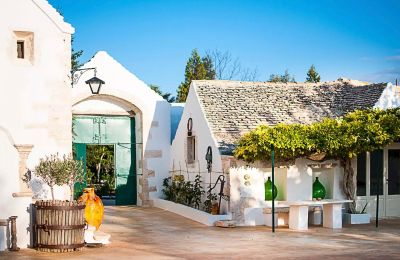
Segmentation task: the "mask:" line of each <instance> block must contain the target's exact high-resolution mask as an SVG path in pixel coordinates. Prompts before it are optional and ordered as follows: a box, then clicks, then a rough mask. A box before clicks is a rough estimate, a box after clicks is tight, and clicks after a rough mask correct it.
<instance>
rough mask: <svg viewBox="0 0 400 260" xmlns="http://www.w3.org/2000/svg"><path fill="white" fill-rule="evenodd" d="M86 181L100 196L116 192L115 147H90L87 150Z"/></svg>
mask: <svg viewBox="0 0 400 260" xmlns="http://www.w3.org/2000/svg"><path fill="white" fill-rule="evenodd" d="M86 154H87V157H86V179H87V183H88V186H91V187H94V188H95V192H96V193H97V194H98V195H100V196H101V195H110V193H113V192H114V191H115V167H114V146H113V145H88V146H87V150H86Z"/></svg>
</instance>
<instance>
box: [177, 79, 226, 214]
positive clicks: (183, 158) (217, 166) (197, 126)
mask: <svg viewBox="0 0 400 260" xmlns="http://www.w3.org/2000/svg"><path fill="white" fill-rule="evenodd" d="M189 118H192V120H193V121H192V122H193V128H192V135H193V136H195V139H196V160H195V162H194V163H192V164H188V163H187V154H186V152H187V149H186V145H187V144H186V142H187V122H188V119H189ZM208 146H211V149H212V155H213V156H212V161H213V164H212V174H211V183H212V185H214V183H215V182H216V181H217V178H218V176H219V175H221V174H222V173H223V172H222V162H221V155H220V154H219V151H218V148H217V145H216V141H215V139H214V137H213V136H212V133H211V131H210V127H209V125H208V122H207V120H206V118H205V117H204V113H203V110H202V108H201V106H200V103H199V100H198V97H197V94H196V91H195V88H194V87H193V85H191V87H190V90H189V94H188V97H187V99H186V104H185V107H184V110H183V114H182V117H181V120H180V123H179V126H178V129H177V131H176V134H175V139H174V140H173V141H172V147H171V164H170V169H171V170H172V171H173V172H174V174H182V175H184V176H185V179H186V180H187V179H189V180H190V181H194V179H195V176H196V175H197V174H199V172H200V174H201V177H202V178H201V180H202V186H203V187H204V188H205V189H206V190H207V188H208V187H209V183H210V175H209V174H208V172H207V162H206V160H205V156H206V153H207V148H208ZM225 187H227V186H226V185H225ZM213 192H214V193H218V192H219V186H217V187H216V189H215V190H214V191H213ZM227 210H228V202H227V201H225V200H222V203H221V212H222V213H223V214H225V213H226V212H227Z"/></svg>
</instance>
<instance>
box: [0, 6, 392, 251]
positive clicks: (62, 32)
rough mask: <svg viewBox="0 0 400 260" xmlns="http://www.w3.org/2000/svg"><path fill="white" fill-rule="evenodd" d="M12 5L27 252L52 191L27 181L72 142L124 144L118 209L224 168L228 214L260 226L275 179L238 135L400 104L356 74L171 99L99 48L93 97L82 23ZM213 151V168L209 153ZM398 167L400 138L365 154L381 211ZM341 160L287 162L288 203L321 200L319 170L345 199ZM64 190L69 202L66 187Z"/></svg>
mask: <svg viewBox="0 0 400 260" xmlns="http://www.w3.org/2000/svg"><path fill="white" fill-rule="evenodd" d="M4 1H5V2H3V5H2V8H1V9H0V25H1V26H0V68H1V71H2V72H3V74H2V82H3V83H2V84H1V86H0V90H1V93H2V95H0V111H1V112H0V185H1V187H2V188H1V189H0V198H1V199H0V220H2V219H7V218H9V217H10V216H18V219H17V230H18V234H17V236H18V246H19V247H21V248H24V247H27V246H28V245H29V244H30V242H29V236H30V233H31V227H32V223H31V222H30V204H31V203H32V202H33V200H32V198H34V199H36V198H49V194H48V189H47V188H46V187H45V186H44V185H43V184H42V182H40V180H38V179H37V178H34V179H33V181H31V189H30V188H29V187H28V186H27V185H26V184H25V183H24V182H23V181H22V178H23V177H24V175H25V173H27V170H28V169H34V167H35V166H36V164H37V163H38V160H39V158H42V157H44V156H46V155H49V154H54V153H59V154H68V153H71V151H72V146H71V144H73V145H74V146H75V148H76V152H77V156H78V158H80V159H83V160H85V158H86V155H85V153H86V146H87V145H99V144H107V145H113V146H114V151H115V158H116V159H115V160H116V161H115V164H116V165H115V166H116V185H117V195H116V198H117V199H116V203H117V204H121V205H123V204H130V205H131V204H133V205H139V206H152V205H153V202H154V199H156V198H162V197H163V194H162V182H163V179H164V178H166V177H168V176H170V172H173V174H180V175H184V176H185V178H186V179H187V180H191V181H193V180H194V178H195V175H197V174H200V175H201V176H202V181H203V186H204V187H205V188H207V187H208V185H210V183H211V184H213V183H215V181H216V180H217V178H218V177H219V176H221V175H222V176H224V177H225V180H226V181H227V183H226V185H225V189H224V194H225V195H229V196H230V199H229V200H223V203H222V205H221V213H232V214H233V216H234V218H235V219H236V220H238V221H239V223H241V224H243V225H255V224H262V220H261V210H260V208H261V207H262V206H263V205H264V204H265V202H264V185H263V183H264V180H265V178H266V177H267V176H268V175H269V174H270V172H271V168H270V167H271V166H270V165H268V163H266V164H253V165H247V164H245V163H244V162H241V161H238V160H236V159H235V158H233V156H232V151H233V149H234V147H235V145H234V144H235V141H237V140H238V139H239V138H240V136H241V135H242V134H243V133H245V132H247V131H249V130H251V129H254V128H255V127H256V126H258V125H260V124H263V123H264V124H270V125H273V124H276V123H279V122H285V123H291V122H298V123H310V122H315V121H318V120H320V119H321V118H322V117H325V116H329V117H332V116H339V115H342V114H344V113H346V112H349V111H352V110H354V109H362V108H370V107H374V106H375V107H381V108H387V107H393V106H396V107H397V106H399V105H400V99H399V98H398V93H397V89H396V87H395V86H392V85H391V84H387V85H386V84H374V85H368V84H365V83H360V82H353V81H346V80H341V81H337V82H330V83H321V84H317V85H315V84H270V83H262V82H235V81H193V82H192V85H191V87H190V91H189V95H188V98H187V102H186V104H185V105H183V104H173V105H171V104H169V103H168V102H166V101H165V100H163V99H162V97H161V96H159V95H158V94H156V93H155V92H154V91H152V90H151V89H150V88H149V87H148V86H147V85H146V84H145V83H144V82H143V81H141V80H140V79H138V78H137V77H136V76H135V75H133V74H132V73H131V72H129V71H128V70H127V69H125V68H124V67H123V66H122V65H121V64H119V63H118V62H117V61H115V60H114V59H113V58H112V57H110V56H109V55H108V54H107V53H106V52H98V53H97V54H96V55H95V56H94V57H93V58H92V59H91V60H90V61H89V62H87V63H86V64H84V66H83V68H96V75H95V76H97V77H98V78H101V79H102V80H103V81H104V82H105V84H104V85H103V86H102V88H101V90H100V94H92V92H91V91H90V89H89V87H88V86H87V85H86V84H85V81H86V80H88V79H90V78H92V77H93V76H94V74H93V72H94V70H88V71H86V72H84V73H83V74H82V75H81V77H80V78H79V80H78V81H77V82H76V83H75V84H74V86H73V88H72V87H71V78H70V77H71V75H70V70H71V34H73V33H74V29H73V28H72V27H71V25H69V24H68V23H66V22H64V20H63V17H62V16H61V15H60V14H59V13H58V12H57V11H56V10H55V9H54V8H53V7H51V6H50V5H49V4H48V3H47V1H46V0H18V1H15V0H4ZM82 72H83V71H82ZM76 75H79V72H78V74H76ZM72 124H74V129H73V130H74V133H75V134H73V131H72V129H71V125H72ZM188 132H190V134H188ZM171 142H172V144H171ZM209 150H211V151H212V171H211V175H210V174H209V173H208V172H207V170H208V169H207V162H206V160H205V156H206V153H207V151H209ZM398 164H400V146H399V145H397V144H393V145H391V146H389V147H387V148H385V149H384V150H383V151H377V152H376V153H371V154H366V155H365V156H364V155H361V156H360V157H359V158H358V159H357V163H355V164H354V165H357V167H356V170H357V172H358V178H359V179H358V185H357V188H358V195H359V196H360V197H359V201H360V203H364V202H365V201H368V202H369V206H368V210H369V211H372V210H374V208H375V202H374V197H373V196H374V194H375V193H376V190H375V188H374V184H375V183H376V180H377V178H378V177H377V176H380V177H381V178H382V179H384V182H383V183H385V184H384V185H383V187H382V189H381V190H382V191H383V193H382V196H381V200H382V202H381V203H380V205H381V211H380V212H381V215H382V216H384V217H385V216H399V215H400V212H399V208H400V205H399V204H400V195H399V194H400V184H399V183H400V181H399V180H400V177H399V176H400V173H399V172H398V171H397V167H393V165H398ZM335 165H337V163H336V162H334V161H329V162H324V163H322V164H318V165H316V164H315V163H314V162H312V161H309V160H306V159H298V160H296V161H295V162H293V164H291V165H286V167H282V168H277V169H276V175H277V186H278V200H296V199H311V186H312V183H313V180H314V177H315V176H320V178H321V181H322V182H323V183H324V184H325V186H326V188H327V193H328V197H330V198H341V197H342V196H343V195H342V192H341V187H340V183H341V178H342V177H341V176H342V169H341V168H340V167H337V166H336V167H335ZM380 174H381V175H380ZM245 175H246V179H245ZM386 180H387V181H386ZM215 193H218V187H217V189H216V190H215ZM55 195H56V198H58V199H67V198H69V193H68V191H67V190H66V189H64V188H63V187H59V188H58V189H57V190H56V194H55ZM6 241H7V238H6V230H5V228H4V227H2V226H0V251H1V250H4V249H5V248H6V246H7V245H6Z"/></svg>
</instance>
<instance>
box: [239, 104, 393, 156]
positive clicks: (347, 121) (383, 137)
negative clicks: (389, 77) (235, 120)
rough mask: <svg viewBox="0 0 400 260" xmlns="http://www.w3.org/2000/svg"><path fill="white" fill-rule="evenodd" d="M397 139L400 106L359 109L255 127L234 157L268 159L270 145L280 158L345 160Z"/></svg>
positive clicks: (241, 143) (240, 143)
mask: <svg viewBox="0 0 400 260" xmlns="http://www.w3.org/2000/svg"><path fill="white" fill-rule="evenodd" d="M399 138H400V109H388V110H379V109H370V110H363V111H361V110H359V111H354V112H352V113H349V114H347V115H345V116H343V117H340V118H337V119H332V118H326V119H324V120H323V121H321V122H317V123H313V124H310V125H300V124H278V125H276V126H272V127H270V126H265V125H264V126H259V127H257V128H256V129H255V130H253V131H251V132H249V133H247V134H245V135H244V136H243V137H242V138H241V139H240V140H239V142H238V146H237V148H236V150H235V156H236V157H237V158H239V159H243V160H245V161H248V162H253V161H256V160H268V159H270V155H271V147H272V145H273V146H274V148H275V154H276V157H277V158H280V159H283V160H291V159H296V158H299V157H309V156H312V155H314V154H325V159H328V158H332V159H345V158H352V157H354V156H356V155H357V154H359V153H362V152H366V151H373V150H375V149H380V148H382V147H384V146H386V145H388V144H390V143H392V142H395V141H397V140H398V139H399Z"/></svg>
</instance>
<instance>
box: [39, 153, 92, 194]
mask: <svg viewBox="0 0 400 260" xmlns="http://www.w3.org/2000/svg"><path fill="white" fill-rule="evenodd" d="M35 175H36V176H38V177H40V178H42V180H43V181H44V182H45V183H46V184H47V185H49V187H50V189H51V195H52V199H53V200H54V193H53V187H54V186H55V185H60V186H62V185H64V184H67V185H68V186H69V187H70V189H71V198H72V194H73V186H74V184H75V182H82V181H83V179H84V171H83V165H82V162H81V161H76V160H74V159H73V158H72V155H68V156H66V155H64V156H63V157H60V156H59V155H58V154H52V155H50V156H46V157H45V158H42V159H40V162H39V164H38V165H37V166H36V167H35Z"/></svg>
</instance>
